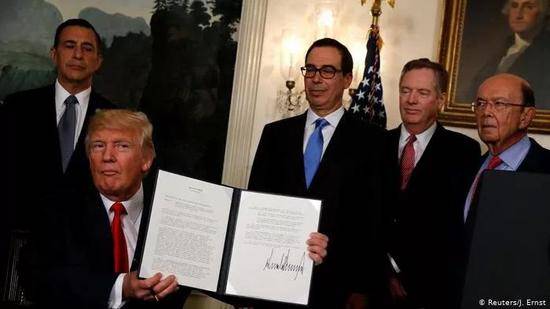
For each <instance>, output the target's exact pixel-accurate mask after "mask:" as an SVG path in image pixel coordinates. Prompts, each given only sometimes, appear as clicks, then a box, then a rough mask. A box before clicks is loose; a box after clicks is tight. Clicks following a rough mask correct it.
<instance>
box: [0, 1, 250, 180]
mask: <svg viewBox="0 0 550 309" xmlns="http://www.w3.org/2000/svg"><path fill="white" fill-rule="evenodd" d="M241 4H242V0H195V1H193V0H133V1H127V0H109V1H107V0H71V1H65V0H47V1H46V0H3V1H1V2H0V100H2V99H3V98H5V96H6V95H8V94H10V93H13V92H15V91H19V90H24V89H31V88H36V87H40V86H43V85H47V84H51V83H53V81H54V80H55V76H56V74H55V71H54V68H53V66H52V64H51V62H50V59H49V56H48V53H49V50H50V48H51V45H52V42H53V36H54V34H55V28H56V27H57V25H58V24H60V23H61V22H62V21H63V20H66V19H69V18H76V17H80V18H84V19H87V20H88V21H90V22H91V23H92V24H93V25H94V27H95V28H96V30H97V31H98V32H99V34H100V35H101V36H102V39H103V44H104V46H103V47H104V49H103V51H104V54H103V56H104V61H103V66H102V68H101V70H100V71H99V72H98V73H97V74H96V76H95V77H94V88H95V89H96V90H97V91H98V92H99V93H101V94H103V95H104V96H105V97H107V98H109V99H110V100H112V101H113V102H115V103H117V104H118V105H119V106H121V107H129V108H137V109H140V110H142V111H144V112H145V113H147V115H148V116H149V117H150V119H151V121H152V122H153V125H154V127H155V144H156V147H157V155H158V157H157V164H158V166H159V167H160V168H163V169H168V170H170V171H173V172H175V173H181V174H185V175H187V176H191V177H196V178H200V179H204V180H209V181H215V182H220V181H221V175H222V169H223V155H224V149H225V139H226V132H227V122H228V117H229V106H230V100H231V88H232V84H233V71H234V66H235V57H236V51H237V40H236V38H237V30H238V24H239V20H240V13H241ZM147 21H150V22H149V23H147Z"/></svg>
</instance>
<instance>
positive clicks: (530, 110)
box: [519, 107, 537, 129]
mask: <svg viewBox="0 0 550 309" xmlns="http://www.w3.org/2000/svg"><path fill="white" fill-rule="evenodd" d="M536 114H537V110H536V109H535V108H534V107H524V108H523V111H522V112H521V118H520V120H519V128H520V129H527V128H528V127H529V125H530V124H531V121H533V119H534V118H535V115H536Z"/></svg>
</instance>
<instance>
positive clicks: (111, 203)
mask: <svg viewBox="0 0 550 309" xmlns="http://www.w3.org/2000/svg"><path fill="white" fill-rule="evenodd" d="M152 130H153V128H152V126H151V124H150V122H149V120H148V119H147V116H145V114H143V113H140V112H131V111H127V110H109V111H107V110H103V111H99V112H98V113H97V114H96V115H95V116H94V117H93V118H92V119H91V120H90V124H89V131H88V135H87V136H86V150H87V155H88V158H89V161H90V170H91V174H92V177H93V182H94V185H95V189H94V190H92V189H90V190H89V192H65V191H64V192H62V193H61V194H58V195H57V196H56V197H55V200H54V203H51V205H55V206H54V208H55V209H53V210H52V209H44V211H43V212H44V213H42V214H41V215H40V216H38V217H40V218H41V220H40V222H38V224H37V226H38V227H39V228H40V229H39V230H37V231H36V237H37V240H38V241H37V249H38V253H39V254H38V256H39V257H40V259H41V261H40V262H39V267H38V269H39V270H41V271H40V272H39V274H40V277H39V279H38V280H40V281H41V280H45V282H40V289H38V290H39V292H38V293H39V295H38V303H39V305H40V306H44V307H57V308H122V307H124V308H142V307H149V306H150V305H151V306H152V305H155V303H157V302H159V303H160V304H162V307H163V308H182V306H183V303H184V301H185V299H186V297H187V295H188V293H189V290H187V289H178V282H177V281H176V279H175V277H174V276H164V274H160V273H157V274H155V275H153V276H151V277H150V278H147V279H144V280H141V279H139V278H138V277H137V274H136V271H135V266H136V265H135V263H134V261H136V260H137V258H138V257H139V255H140V252H139V248H140V241H141V240H140V238H139V237H138V234H139V233H140V231H141V230H142V229H141V227H142V226H143V225H144V223H145V220H146V219H147V218H148V216H147V211H148V208H147V205H148V203H149V201H148V200H149V198H150V195H149V194H148V193H149V192H148V187H147V186H144V185H142V179H143V177H144V176H145V175H146V174H147V172H148V171H149V169H150V167H151V165H152V163H153V158H154V156H155V150H154V146H153V140H152ZM45 208H46V207H45ZM165 275H167V274H165Z"/></svg>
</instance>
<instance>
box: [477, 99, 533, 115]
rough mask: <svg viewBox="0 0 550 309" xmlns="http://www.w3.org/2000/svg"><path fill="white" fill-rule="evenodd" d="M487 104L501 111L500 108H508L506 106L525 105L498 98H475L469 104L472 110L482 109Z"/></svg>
mask: <svg viewBox="0 0 550 309" xmlns="http://www.w3.org/2000/svg"><path fill="white" fill-rule="evenodd" d="M489 105H491V107H492V108H493V109H494V110H496V111H502V110H504V109H506V108H508V106H525V105H524V104H517V103H509V102H504V101H500V100H497V101H488V100H480V99H478V100H475V101H474V102H472V104H471V106H472V111H474V112H476V111H483V110H485V109H486V108H487V106H489Z"/></svg>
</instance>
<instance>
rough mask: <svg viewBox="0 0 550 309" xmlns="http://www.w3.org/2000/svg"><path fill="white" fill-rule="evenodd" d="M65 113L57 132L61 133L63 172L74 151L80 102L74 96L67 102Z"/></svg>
mask: <svg viewBox="0 0 550 309" xmlns="http://www.w3.org/2000/svg"><path fill="white" fill-rule="evenodd" d="M64 103H65V113H63V116H61V120H59V125H58V126H57V130H58V131H59V144H60V146H61V162H62V163H63V172H65V171H66V170H67V166H68V165H69V161H70V160H71V156H72V154H73V150H74V135H75V129H76V109H75V105H76V104H78V100H77V99H76V97H75V96H74V95H71V96H69V97H68V98H67V99H66V100H65V102H64Z"/></svg>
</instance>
